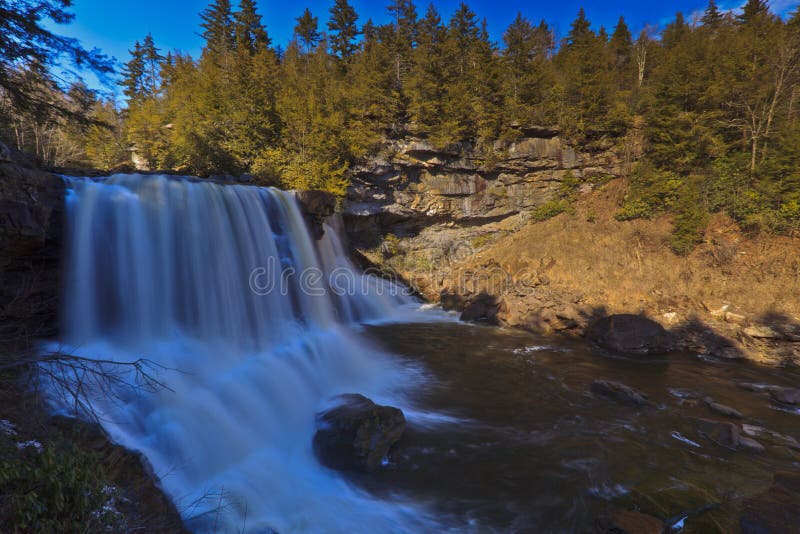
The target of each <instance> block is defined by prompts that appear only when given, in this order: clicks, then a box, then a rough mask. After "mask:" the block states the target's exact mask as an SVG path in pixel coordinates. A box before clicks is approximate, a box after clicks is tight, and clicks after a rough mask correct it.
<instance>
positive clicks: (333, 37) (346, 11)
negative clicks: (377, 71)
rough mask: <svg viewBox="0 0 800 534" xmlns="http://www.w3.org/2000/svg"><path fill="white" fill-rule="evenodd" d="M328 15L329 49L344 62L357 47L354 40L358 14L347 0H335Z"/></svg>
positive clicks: (356, 33)
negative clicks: (329, 16)
mask: <svg viewBox="0 0 800 534" xmlns="http://www.w3.org/2000/svg"><path fill="white" fill-rule="evenodd" d="M330 15H331V18H330V20H329V21H328V31H329V32H330V43H331V51H332V52H333V55H334V56H336V57H338V58H339V59H340V60H341V61H342V62H344V63H345V64H346V63H348V62H349V61H350V58H351V57H352V56H353V54H354V53H355V51H356V50H357V48H358V45H357V44H356V42H355V40H356V37H358V26H356V21H357V20H358V15H357V14H356V11H355V9H353V6H351V5H350V4H349V3H348V2H347V0H335V2H334V4H333V6H332V7H331V10H330Z"/></svg>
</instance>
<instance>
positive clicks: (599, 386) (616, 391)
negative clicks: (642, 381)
mask: <svg viewBox="0 0 800 534" xmlns="http://www.w3.org/2000/svg"><path fill="white" fill-rule="evenodd" d="M591 390H592V393H594V394H595V395H597V396H599V397H604V398H606V399H610V400H613V401H615V402H620V403H623V404H632V405H636V406H650V405H652V403H651V402H650V401H649V400H647V395H645V394H644V393H642V392H641V391H637V390H635V389H633V388H632V387H629V386H626V385H625V384H622V383H620V382H612V381H609V380H595V381H594V382H592V386H591Z"/></svg>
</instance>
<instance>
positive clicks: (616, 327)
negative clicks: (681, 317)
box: [587, 314, 672, 356]
mask: <svg viewBox="0 0 800 534" xmlns="http://www.w3.org/2000/svg"><path fill="white" fill-rule="evenodd" d="M587 336H588V337H589V339H590V340H591V341H593V342H595V343H597V344H598V345H599V346H601V347H602V348H604V349H608V350H611V351H614V352H618V353H620V354H623V355H626V356H644V355H648V354H663V353H665V352H669V351H670V350H671V347H672V343H671V341H670V337H669V334H668V332H667V331H666V330H665V329H664V327H663V326H661V325H660V324H658V323H657V322H655V321H653V320H651V319H648V318H647V317H644V316H642V315H631V314H618V315H609V316H608V317H603V318H602V319H600V320H598V321H596V322H595V323H594V324H593V325H592V326H591V327H590V328H589V330H588V332H587Z"/></svg>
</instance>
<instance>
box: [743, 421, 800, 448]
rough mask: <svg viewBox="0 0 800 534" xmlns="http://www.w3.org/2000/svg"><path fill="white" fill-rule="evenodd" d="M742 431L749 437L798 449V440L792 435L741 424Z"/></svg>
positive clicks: (799, 444)
mask: <svg viewBox="0 0 800 534" xmlns="http://www.w3.org/2000/svg"><path fill="white" fill-rule="evenodd" d="M742 432H744V434H745V435H747V436H748V437H751V438H758V439H762V440H764V441H767V442H768V443H770V444H773V445H779V446H782V447H789V448H790V449H794V450H798V451H800V442H798V441H797V440H796V439H795V438H793V437H792V436H786V435H784V434H780V433H778V432H775V431H774V430H770V429H768V428H764V427H762V426H757V425H742Z"/></svg>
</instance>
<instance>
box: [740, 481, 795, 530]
mask: <svg viewBox="0 0 800 534" xmlns="http://www.w3.org/2000/svg"><path fill="white" fill-rule="evenodd" d="M798 525H800V472H798V471H779V472H777V473H775V475H774V477H773V482H772V487H770V488H769V489H768V490H767V491H766V492H764V493H762V494H760V495H755V496H753V497H749V498H747V499H745V500H744V501H742V513H741V516H740V517H739V526H740V527H741V529H742V533H743V534H756V533H758V534H761V533H766V532H797V528H798Z"/></svg>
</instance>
